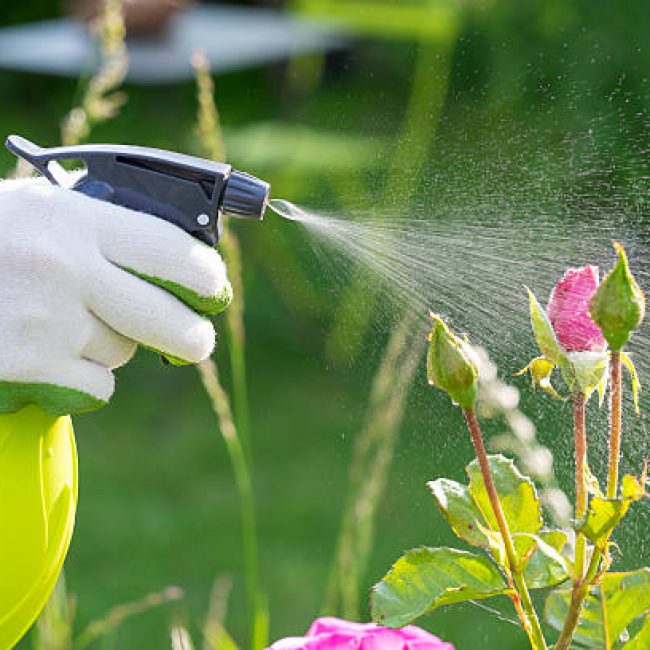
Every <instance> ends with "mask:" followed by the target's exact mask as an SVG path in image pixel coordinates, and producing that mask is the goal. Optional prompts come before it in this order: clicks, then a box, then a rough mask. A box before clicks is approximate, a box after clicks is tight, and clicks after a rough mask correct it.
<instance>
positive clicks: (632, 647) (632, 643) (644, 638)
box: [621, 614, 650, 650]
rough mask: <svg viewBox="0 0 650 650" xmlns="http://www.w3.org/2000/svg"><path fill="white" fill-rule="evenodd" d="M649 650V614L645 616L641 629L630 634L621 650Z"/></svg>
mask: <svg viewBox="0 0 650 650" xmlns="http://www.w3.org/2000/svg"><path fill="white" fill-rule="evenodd" d="M648 648H650V614H646V616H645V618H644V619H643V622H642V624H641V627H640V628H639V629H638V630H636V631H635V632H633V633H632V636H631V638H630V640H629V641H627V642H626V643H624V644H623V646H622V648H621V650H648Z"/></svg>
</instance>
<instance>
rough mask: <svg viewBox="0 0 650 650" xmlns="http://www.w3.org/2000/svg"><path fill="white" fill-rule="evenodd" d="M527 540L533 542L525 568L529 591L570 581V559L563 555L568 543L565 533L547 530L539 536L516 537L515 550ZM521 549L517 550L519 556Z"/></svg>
mask: <svg viewBox="0 0 650 650" xmlns="http://www.w3.org/2000/svg"><path fill="white" fill-rule="evenodd" d="M525 538H527V539H528V541H529V542H531V544H530V547H529V549H528V551H527V554H528V555H529V556H530V558H529V559H528V561H527V562H526V563H525V567H524V578H525V580H526V583H527V584H528V587H529V589H544V588H545V587H554V586H556V585H558V584H560V583H561V582H564V581H565V580H567V579H568V577H569V568H570V566H569V559H568V558H566V557H565V556H564V555H563V554H562V549H563V548H564V547H565V546H566V544H567V542H568V538H567V534H566V533H565V532H564V531H562V530H545V531H541V532H540V533H539V535H519V536H517V537H515V548H517V546H519V544H521V543H522V542H521V541H520V540H523V539H525ZM520 549H521V547H520ZM520 549H517V551H518V555H519V554H520Z"/></svg>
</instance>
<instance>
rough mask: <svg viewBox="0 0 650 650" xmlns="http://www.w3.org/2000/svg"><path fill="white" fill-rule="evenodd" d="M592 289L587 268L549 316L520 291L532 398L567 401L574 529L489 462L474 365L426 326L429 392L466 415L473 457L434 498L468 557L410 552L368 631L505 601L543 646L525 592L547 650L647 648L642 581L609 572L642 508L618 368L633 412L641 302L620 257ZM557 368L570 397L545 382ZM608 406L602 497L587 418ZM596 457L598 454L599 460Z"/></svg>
mask: <svg viewBox="0 0 650 650" xmlns="http://www.w3.org/2000/svg"><path fill="white" fill-rule="evenodd" d="M615 249H616V252H617V254H618V261H617V263H616V265H615V266H614V268H613V270H612V271H611V272H610V273H609V274H608V275H607V276H606V277H605V278H604V280H603V281H602V283H601V282H599V278H598V270H597V269H596V268H595V267H593V266H586V267H583V268H580V269H569V270H568V271H567V273H566V274H565V276H564V277H563V278H562V280H561V281H560V282H559V283H558V284H557V285H556V287H555V289H554V290H553V292H552V294H551V298H550V301H549V304H548V307H547V309H544V308H543V307H542V306H541V304H540V303H539V301H538V300H537V298H536V297H535V296H534V294H533V293H532V292H531V291H529V292H528V293H529V302H530V313H531V323H532V327H533V332H534V335H535V339H536V341H537V344H538V347H539V350H540V353H541V356H539V357H537V358H536V359H534V360H533V361H532V362H531V363H530V364H529V365H528V366H527V367H526V368H525V369H524V371H529V372H530V374H531V376H532V380H533V386H535V385H540V386H541V387H542V388H543V389H544V390H546V391H547V392H548V393H550V394H551V395H552V396H553V397H554V398H556V399H560V400H568V399H571V400H572V401H573V415H574V417H573V421H574V433H575V459H576V502H575V516H574V519H573V522H572V526H571V528H570V529H566V530H565V529H562V528H556V527H553V526H552V525H551V524H550V523H549V522H548V521H547V520H546V517H545V513H544V510H543V508H542V503H541V501H540V498H539V496H538V493H537V489H536V486H535V484H534V483H533V480H532V479H531V478H529V477H528V476H525V475H524V474H522V473H521V472H520V471H519V470H518V469H517V467H516V466H515V464H514V462H513V461H512V460H510V459H508V458H506V457H504V456H503V455H500V454H499V455H490V456H488V455H487V453H486V451H485V447H484V445H483V438H482V434H481V430H480V427H479V424H478V419H477V416H476V412H475V403H476V394H477V390H476V388H477V382H478V378H479V376H480V364H479V362H478V361H477V358H476V357H475V355H472V353H471V346H470V345H469V343H468V342H467V341H466V340H462V339H459V338H458V337H456V336H455V335H454V334H453V333H452V332H451V331H450V329H449V327H448V326H447V325H446V324H445V323H444V322H443V321H442V320H441V319H440V318H439V317H438V316H433V321H434V324H433V330H432V333H431V335H430V337H429V339H430V349H429V357H428V371H429V382H430V383H431V384H432V385H434V386H436V387H438V388H441V389H442V390H444V391H445V392H447V393H448V394H449V395H450V397H451V398H452V400H453V401H454V402H455V403H457V404H459V405H460V407H461V408H462V410H463V412H464V415H465V418H466V420H467V424H468V427H469V430H470V434H471V436H472V442H473V444H474V448H475V450H476V459H474V460H473V461H472V462H471V463H470V464H469V465H468V466H467V476H468V480H467V482H466V483H461V482H457V481H454V480H451V479H448V478H444V477H443V478H438V479H436V480H434V481H431V482H430V483H429V489H430V490H431V493H432V494H433V497H434V500H435V502H436V504H437V506H438V509H439V510H440V513H441V514H442V516H443V517H444V518H445V520H446V521H447V523H448V524H449V525H450V527H451V528H452V530H453V531H454V533H455V534H456V536H457V537H458V538H459V539H460V540H462V541H463V542H465V544H466V545H468V546H469V547H472V550H459V549H455V548H429V547H421V548H416V549H413V550H411V551H408V552H407V553H406V554H404V555H403V556H402V557H401V558H400V559H399V560H397V562H396V563H395V564H394V565H393V567H392V569H391V570H390V571H389V572H388V573H387V574H386V576H385V577H384V578H383V580H381V581H380V582H379V583H378V584H377V585H375V587H374V589H373V593H372V610H373V616H374V619H375V620H376V621H377V622H380V623H383V624H384V625H387V626H391V627H399V626H402V625H406V624H407V623H410V622H412V621H414V620H415V619H417V618H418V617H420V616H422V615H424V614H426V613H428V612H431V611H432V610H434V609H436V608H438V607H441V606H443V605H452V604H455V603H460V602H466V601H476V600H483V599H489V598H495V597H498V596H507V597H509V598H510V599H511V600H512V602H513V604H514V607H515V609H516V611H517V614H518V617H519V621H520V625H521V627H522V629H523V630H524V631H525V632H526V634H527V635H528V638H529V641H530V645H531V648H533V649H534V650H542V649H545V648H547V647H549V646H547V641H546V638H545V633H544V631H543V629H542V626H541V623H540V619H539V616H538V614H537V611H536V608H535V605H534V603H533V599H532V597H531V595H530V594H531V592H535V591H539V590H543V594H544V597H545V606H544V617H545V619H546V622H547V623H548V625H549V626H550V627H551V628H553V629H555V630H557V631H558V632H559V633H560V634H559V637H558V638H557V641H556V642H555V645H554V646H553V647H554V648H555V649H556V650H562V649H566V648H569V647H580V648H592V649H594V650H595V649H598V650H602V649H603V648H605V649H606V650H610V649H611V650H613V649H616V650H623V649H625V650H637V649H640V648H647V647H649V644H650V568H649V567H644V568H640V569H638V570H636V571H629V572H610V571H609V569H610V566H611V564H612V561H613V558H612V550H613V547H614V542H613V541H612V534H613V533H614V531H615V530H616V528H617V526H618V525H619V524H620V523H621V521H622V520H623V518H624V517H625V516H627V515H628V513H629V511H630V509H631V508H632V507H633V505H634V503H635V502H637V501H639V500H640V499H642V498H644V497H646V496H647V495H646V493H645V486H646V484H647V472H646V467H643V469H642V470H640V473H639V476H632V475H626V476H623V478H622V480H620V481H619V479H618V463H619V454H620V440H621V423H622V414H621V394H622V377H621V368H622V365H625V366H627V368H628V369H629V371H630V373H629V374H630V377H631V383H632V388H633V392H634V398H635V404H637V403H638V401H637V394H638V390H639V388H640V386H639V380H638V376H637V373H636V371H635V370H634V365H633V363H632V360H631V358H630V356H629V355H628V354H627V353H625V351H624V350H623V347H624V345H625V344H626V343H627V341H628V340H629V338H630V336H631V335H632V333H633V332H634V330H635V329H636V328H637V327H638V326H639V324H640V323H641V321H642V319H643V316H644V313H645V302H644V296H643V293H642V292H641V289H640V288H639V286H638V285H637V283H636V282H635V280H634V278H633V276H632V274H631V271H630V269H629V264H628V260H627V257H626V254H625V251H624V250H623V247H622V246H620V245H619V244H617V243H615ZM555 369H559V373H560V375H561V377H562V379H563V382H564V387H565V388H564V389H563V391H566V393H567V395H563V394H562V392H561V391H560V390H559V389H556V388H554V387H553V385H552V383H551V379H552V374H553V373H554V371H555ZM596 391H598V393H599V394H600V397H601V402H602V401H603V399H604V397H605V395H606V393H609V398H610V399H609V408H610V411H611V413H610V420H609V423H610V432H609V468H608V477H607V487H606V489H605V491H601V488H600V484H599V481H598V479H597V478H596V477H595V476H594V475H593V474H592V473H591V471H590V470H589V465H588V463H587V444H586V425H585V413H586V411H585V405H586V403H587V401H588V399H589V397H590V396H591V395H592V394H593V393H594V392H596ZM596 451H598V450H596Z"/></svg>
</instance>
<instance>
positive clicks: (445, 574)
mask: <svg viewBox="0 0 650 650" xmlns="http://www.w3.org/2000/svg"><path fill="white" fill-rule="evenodd" d="M506 593H508V587H507V585H506V583H505V581H504V579H503V576H502V575H501V573H500V572H499V570H498V569H497V568H496V567H495V566H494V564H492V562H490V560H489V559H488V558H487V557H484V556H481V555H476V554H474V553H468V552H466V551H459V550H456V549H452V548H424V547H423V548H418V549H413V550H411V551H408V552H407V553H406V554H405V555H403V556H402V557H401V558H400V559H399V560H398V561H397V562H396V563H395V564H394V565H393V567H392V569H391V570H390V571H389V572H388V573H387V574H386V576H385V577H384V578H383V579H382V580H381V581H380V582H379V583H377V584H376V585H375V586H374V587H373V590H372V597H371V602H372V617H373V620H375V621H376V622H378V623H381V624H382V625H387V626H389V627H401V626H402V625H406V624H407V623H410V622H411V621H413V620H415V619H416V618H418V617H419V616H422V615H423V614H426V613H427V612H430V611H432V610H434V609H435V608H436V607H440V606H441V605H449V604H451V603H459V602H464V601H468V600H479V599H483V598H489V597H491V596H497V595H500V594H506Z"/></svg>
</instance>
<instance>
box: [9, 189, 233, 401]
mask: <svg viewBox="0 0 650 650" xmlns="http://www.w3.org/2000/svg"><path fill="white" fill-rule="evenodd" d="M154 285H158V286H154ZM161 287H164V288H161ZM172 294H174V295H172ZM175 296H178V297H175ZM231 297H232V289H231V287H230V284H229V282H228V279H227V276H226V269H225V266H224V264H223V262H222V260H221V258H220V257H219V254H218V253H217V252H216V251H215V250H214V249H212V248H209V247H208V246H206V245H205V244H203V243H201V242H199V241H197V240H196V239H194V238H192V237H191V236H190V235H188V234H187V233H185V232H184V231H183V230H181V229H180V228H177V227H176V226H173V225H171V224H169V223H167V222H166V221H164V220H162V219H159V218H157V217H153V216H150V215H147V214H144V213H141V212H135V211H133V210H127V209H125V208H122V207H119V206H115V205H112V204H109V203H105V202H102V201H99V200H97V199H91V198H88V197H86V196H84V195H83V194H80V193H79V192H75V191H72V190H69V189H63V188H61V187H56V186H52V185H50V184H49V183H48V182H47V181H45V180H44V179H26V180H20V181H0V412H11V411H15V410H18V409H20V408H22V406H25V405H27V404H31V403H35V404H38V405H39V406H41V407H42V408H44V409H45V410H47V411H49V412H51V413H54V414H62V413H71V412H79V411H84V410H91V409H93V408H97V407H99V406H102V405H103V404H105V403H106V402H107V401H108V399H109V398H110V397H111V395H112V394H113V390H114V377H113V373H112V372H111V370H112V369H114V368H117V367H119V366H121V365H123V364H125V363H126V362H127V361H128V360H129V359H130V358H131V357H132V356H133V354H134V353H135V350H136V346H137V344H141V345H143V346H146V347H147V348H150V349H152V350H156V351H158V352H161V353H162V354H164V355H166V356H168V357H169V358H172V359H176V360H179V361H180V360H182V361H186V362H190V363H193V362H198V361H201V360H202V359H205V358H206V357H208V356H209V355H210V354H211V352H212V350H213V348H214V344H215V332H214V328H213V326H212V323H211V322H210V321H209V320H208V319H207V318H204V317H203V316H201V315H199V313H197V312H202V313H218V312H219V311H221V310H223V309H224V308H225V307H226V306H227V305H228V303H229V302H230V299H231Z"/></svg>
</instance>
